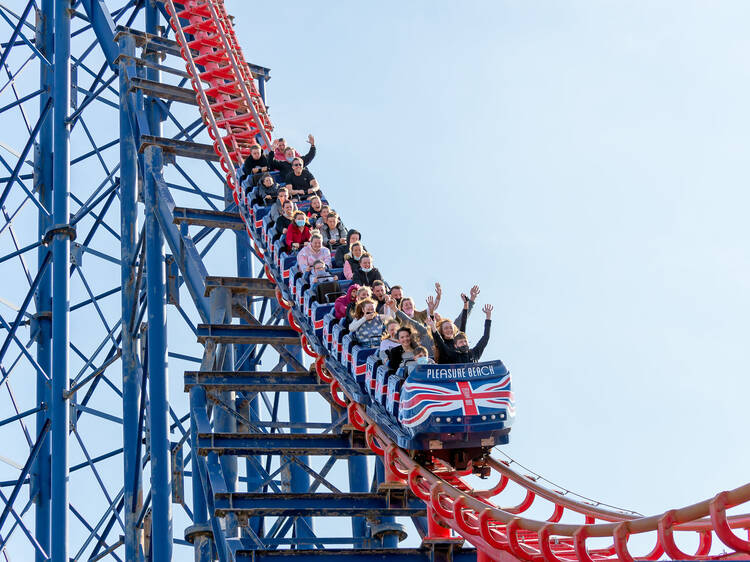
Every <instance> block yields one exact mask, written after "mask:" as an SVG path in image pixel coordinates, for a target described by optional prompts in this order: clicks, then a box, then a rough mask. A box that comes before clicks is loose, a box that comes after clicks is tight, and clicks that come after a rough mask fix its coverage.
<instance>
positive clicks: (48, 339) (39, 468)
mask: <svg viewBox="0 0 750 562" xmlns="http://www.w3.org/2000/svg"><path fill="white" fill-rule="evenodd" d="M37 17H38V25H37V32H36V46H37V48H38V49H39V52H40V53H42V55H44V57H45V58H46V59H47V60H48V61H52V60H53V57H54V49H53V44H54V34H53V31H54V30H53V27H52V26H53V23H54V5H53V4H52V0H42V6H41V10H38V11H37ZM39 69H40V76H39V82H40V87H41V88H42V89H43V90H44V91H43V92H42V94H41V95H40V96H39V107H40V111H41V110H42V109H43V108H44V107H46V105H47V102H48V101H49V99H50V98H51V97H52V82H53V75H52V69H51V68H50V67H49V66H48V65H46V64H44V63H40V64H39ZM52 119H53V118H52V117H51V116H48V117H47V119H45V121H44V124H43V125H42V128H41V130H40V131H39V150H38V152H37V156H36V158H37V161H36V165H35V166H36V171H37V181H38V184H37V189H38V191H39V201H40V202H41V204H42V206H43V207H44V208H45V209H46V210H47V212H48V213H49V214H50V215H52V213H53V208H52V167H53V165H54V164H53V161H52V143H53V138H52ZM51 224H52V223H51V221H50V220H49V218H48V217H47V216H46V215H45V214H44V213H42V212H41V211H40V212H39V239H40V240H41V239H42V238H43V237H44V234H45V233H46V232H47V229H48V228H49V227H50V226H51ZM48 251H49V249H48V248H46V247H44V246H40V247H39V251H38V253H37V261H38V264H39V267H41V266H42V263H43V262H44V260H45V259H46V256H47V252H48ZM36 312H37V315H36V322H37V326H38V330H39V331H38V333H37V336H36V342H37V344H36V359H37V363H39V366H40V367H41V368H42V369H43V370H44V373H37V377H36V400H37V403H38V404H41V403H45V404H49V403H50V386H49V381H48V380H47V378H46V376H48V375H50V374H51V373H52V369H51V366H52V318H51V316H52V276H51V272H50V270H49V269H48V270H47V272H46V273H45V274H44V276H43V277H42V279H41V280H40V281H39V287H38V289H37V295H36ZM48 416H49V413H48V412H46V411H41V412H39V413H38V414H37V415H36V428H37V433H38V432H39V430H41V428H42V426H44V423H45V422H46V421H47V418H48ZM50 441H51V439H50V438H49V437H48V438H47V439H46V440H45V441H44V443H43V444H42V445H41V448H40V450H39V456H38V457H37V461H36V463H35V468H34V472H33V474H32V477H31V478H32V480H31V485H32V489H33V492H32V495H33V497H34V503H35V506H36V507H35V511H34V536H35V538H36V540H37V542H38V543H39V546H41V547H42V548H43V549H44V551H45V552H47V553H49V547H50V530H51V521H50V450H51V448H50ZM44 560H45V558H44V556H43V555H42V554H41V553H40V552H38V551H37V552H36V562H44Z"/></svg>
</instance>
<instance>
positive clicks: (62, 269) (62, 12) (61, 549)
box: [50, 0, 70, 562]
mask: <svg viewBox="0 0 750 562" xmlns="http://www.w3.org/2000/svg"><path fill="white" fill-rule="evenodd" d="M69 9H70V2H68V1H67V0H56V1H55V67H54V70H53V72H54V88H53V90H52V98H53V102H54V112H53V127H54V133H53V134H54V141H53V144H54V149H53V150H54V156H53V166H52V168H53V178H52V187H53V194H52V197H53V208H54V212H53V222H54V226H56V227H60V228H61V229H60V230H58V231H57V233H56V234H55V235H54V237H53V238H52V260H53V269H52V292H53V299H52V392H51V396H50V413H51V418H52V430H51V433H50V439H51V441H52V465H51V487H52V512H51V513H52V516H51V520H52V522H53V525H52V533H51V539H52V541H51V545H50V552H51V555H52V560H53V562H68V424H69V414H68V404H67V400H66V399H65V392H66V391H67V389H68V359H69V358H68V347H69V343H70V342H69V337H70V333H69V318H68V313H69V312H70V302H69V299H70V294H69V293H70V286H69V278H68V265H69V259H70V258H69V256H70V233H69V232H67V231H66V230H65V225H67V224H68V221H69V220H70V219H69V210H70V204H69V200H68V194H69V190H70V127H69V125H68V120H67V119H68V107H69V106H70V11H69Z"/></svg>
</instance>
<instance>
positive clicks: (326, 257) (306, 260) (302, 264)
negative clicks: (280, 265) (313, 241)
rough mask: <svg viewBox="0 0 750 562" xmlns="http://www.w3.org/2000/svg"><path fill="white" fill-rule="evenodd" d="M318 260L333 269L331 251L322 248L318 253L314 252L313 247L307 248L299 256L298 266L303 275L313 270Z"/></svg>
mask: <svg viewBox="0 0 750 562" xmlns="http://www.w3.org/2000/svg"><path fill="white" fill-rule="evenodd" d="M317 260H323V261H324V262H325V264H326V267H331V250H329V249H328V248H326V247H325V246H322V247H321V248H320V250H319V251H318V253H317V254H316V253H315V252H313V249H312V246H305V247H304V248H302V249H301V250H300V251H299V253H298V254H297V265H298V266H299V270H300V271H302V272H303V273H304V272H305V271H309V270H310V269H311V268H312V265H313V263H315V262H316V261H317Z"/></svg>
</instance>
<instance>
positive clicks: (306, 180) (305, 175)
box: [284, 158, 320, 201]
mask: <svg viewBox="0 0 750 562" xmlns="http://www.w3.org/2000/svg"><path fill="white" fill-rule="evenodd" d="M284 182H285V183H286V184H287V189H289V194H290V195H291V196H292V197H293V198H294V197H299V198H300V200H302V201H305V200H307V199H308V198H309V197H312V196H313V195H315V194H316V193H317V192H318V191H320V187H318V180H316V179H315V176H313V175H312V173H311V172H310V170H308V169H307V168H305V164H304V161H303V160H302V158H295V159H294V160H293V161H292V171H291V172H290V173H288V174H287V175H286V177H285V178H284Z"/></svg>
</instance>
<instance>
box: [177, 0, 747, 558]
mask: <svg viewBox="0 0 750 562" xmlns="http://www.w3.org/2000/svg"><path fill="white" fill-rule="evenodd" d="M163 1H164V3H165V5H166V6H167V10H168V12H169V14H170V16H171V18H170V24H171V26H172V28H173V29H174V31H175V35H176V37H177V40H178V42H179V44H180V47H181V54H182V57H183V58H184V59H185V63H186V65H185V66H186V69H187V72H188V74H189V75H190V82H191V84H192V86H193V89H194V90H195V92H196V98H197V100H198V105H199V108H200V112H201V116H202V117H203V120H204V123H205V124H206V126H207V127H208V132H209V135H210V136H211V138H212V140H213V141H214V150H215V151H216V153H217V155H218V156H219V159H220V163H221V168H222V170H223V171H224V173H225V174H226V181H227V185H229V186H230V188H231V190H232V193H233V195H234V200H235V202H236V203H237V204H238V206H239V208H240V211H241V215H242V217H243V220H244V221H245V225H246V227H247V232H248V234H249V235H250V237H251V239H252V240H253V242H254V244H255V248H256V251H257V253H258V257H260V258H262V259H265V258H264V256H263V253H262V252H261V251H259V250H258V248H259V243H258V241H257V240H255V239H254V237H253V229H252V222H251V221H252V219H251V218H250V214H249V211H248V209H247V208H246V207H245V201H244V196H243V194H242V192H241V188H240V186H239V185H238V182H237V179H236V175H235V171H234V169H235V167H236V166H237V165H239V164H241V163H242V161H243V159H244V157H245V156H246V155H247V153H248V148H247V147H248V146H249V144H251V143H252V142H254V141H255V139H256V138H257V137H260V138H261V139H262V144H263V145H264V146H266V147H270V145H271V136H270V133H271V131H272V125H271V121H270V118H269V117H268V113H267V111H266V108H265V105H264V104H263V101H262V99H261V97H260V95H259V94H258V89H257V88H256V86H255V83H254V80H253V78H252V74H251V72H250V69H249V66H248V65H247V63H246V62H245V59H244V56H243V55H242V51H241V49H240V47H239V43H238V41H237V37H236V35H235V33H234V29H233V26H232V24H231V21H230V18H229V16H228V14H227V12H226V10H225V8H224V3H223V0H200V1H199V0H186V1H182V2H175V1H174V0H163ZM177 6H181V7H182V9H181V10H180V9H178V8H177ZM188 36H191V37H192V39H188ZM194 53H195V54H194ZM211 99H213V100H214V101H211ZM266 263H267V267H266V271H267V272H268V271H269V269H268V262H266ZM269 278H270V279H272V280H273V278H272V276H271V275H269ZM276 295H277V299H278V300H279V303H280V304H281V305H282V306H283V307H284V308H286V309H290V314H289V316H290V324H291V325H292V326H293V327H294V328H295V329H296V330H297V331H300V332H301V331H302V330H301V328H299V326H297V325H296V324H295V323H294V320H293V315H292V314H291V308H292V307H293V306H294V304H293V303H290V302H287V301H285V300H284V298H283V295H282V293H281V291H280V290H278V289H277V291H276ZM309 337H310V335H307V334H303V335H302V346H303V349H304V350H305V352H306V353H308V354H309V355H311V356H312V357H313V358H314V359H315V360H316V365H317V370H318V375H319V377H320V379H321V381H323V382H325V383H328V384H329V385H330V391H331V395H332V399H333V400H334V402H336V403H337V404H339V405H340V406H342V407H346V408H347V409H348V412H349V419H350V422H351V423H352V424H353V425H354V426H355V427H357V428H359V429H361V430H362V431H364V432H365V435H366V438H367V443H368V445H369V446H370V448H371V449H372V450H373V451H375V452H376V453H377V454H378V455H381V456H382V457H383V461H384V464H385V466H386V481H387V482H389V483H391V484H394V485H402V486H408V488H409V489H410V490H411V492H412V493H413V494H414V495H416V496H417V497H419V498H421V499H422V500H423V501H424V502H425V504H426V505H427V508H428V520H429V523H430V526H429V534H430V538H433V539H436V540H441V539H447V538H449V537H450V534H451V530H452V531H454V532H455V533H456V534H458V535H460V536H461V537H464V538H465V539H466V540H467V541H468V542H469V543H471V544H473V545H475V546H476V547H477V549H478V550H479V551H480V553H481V557H482V558H484V559H487V558H491V559H508V557H509V556H508V555H510V556H512V557H515V558H517V559H521V560H528V561H539V560H545V561H548V562H554V561H558V560H565V561H572V560H581V561H584V562H587V561H592V560H597V561H599V560H618V559H619V560H625V561H630V560H634V559H635V557H634V556H633V555H632V554H631V553H630V551H629V547H628V539H629V538H630V537H631V536H632V535H635V534H642V533H648V532H656V534H657V542H656V545H655V547H654V548H653V550H652V551H651V552H650V553H648V554H646V555H645V556H640V557H638V558H639V559H646V560H656V559H658V558H660V557H662V556H664V555H666V556H668V557H670V558H674V559H681V560H695V559H712V558H727V557H732V556H735V555H736V553H750V541H748V540H745V539H743V538H741V537H739V536H738V535H737V534H736V533H735V532H734V530H733V529H745V530H746V531H747V530H748V529H750V515H741V516H732V517H728V516H727V510H728V509H730V508H732V507H735V506H740V505H742V504H746V503H747V502H750V484H746V485H744V486H740V487H739V488H735V489H734V490H729V491H724V492H720V493H719V494H717V495H716V496H714V497H713V498H710V499H707V500H704V501H702V502H699V503H696V504H693V505H689V506H685V507H682V508H680V509H672V510H669V511H667V512H665V513H662V514H660V515H654V516H650V517H644V516H639V515H636V514H633V513H631V512H625V511H618V510H614V509H608V508H604V507H600V506H598V505H596V504H592V503H588V502H586V501H579V500H575V499H572V498H570V497H567V496H566V495H564V494H562V493H560V492H556V491H554V490H551V489H549V488H546V487H544V486H541V485H539V484H537V483H536V482H535V479H534V478H533V477H529V476H526V475H523V474H521V473H519V472H517V471H515V470H514V469H512V468H511V467H510V466H509V465H508V464H507V463H504V462H503V461H499V460H497V459H490V460H489V461H488V464H489V466H490V468H491V469H492V470H493V471H495V472H496V473H498V475H499V480H498V483H497V484H496V485H495V486H494V487H493V488H491V489H487V490H476V489H473V488H472V487H471V486H470V485H469V484H467V482H466V481H465V480H464V479H463V477H462V474H460V473H458V472H456V471H454V470H453V469H452V468H451V467H449V466H444V467H442V468H437V469H433V470H429V469H427V468H426V467H424V466H421V465H420V464H418V463H416V462H415V461H414V460H413V459H412V458H411V457H410V456H409V454H408V452H407V451H404V450H401V449H399V448H398V447H396V446H395V444H393V443H392V442H391V441H390V440H389V438H388V437H387V435H386V434H385V432H384V431H383V430H381V429H380V428H379V427H378V426H377V425H375V424H374V423H373V421H372V420H371V419H370V418H369V417H368V416H367V414H366V413H365V409H364V407H362V406H360V405H359V404H356V403H354V402H352V400H351V397H349V396H346V394H344V393H343V391H342V389H341V387H340V385H339V383H338V381H336V380H335V378H333V377H332V376H331V374H330V373H328V372H327V370H326V368H325V365H324V360H323V358H322V357H318V356H317V355H316V353H315V352H314V350H313V349H311V347H310V346H309V341H308V339H307V338H309ZM463 476H465V475H463ZM509 483H514V484H515V485H517V486H520V487H521V488H522V489H523V490H525V493H526V495H525V497H524V499H523V501H522V502H521V503H520V504H518V505H516V506H512V507H499V505H500V504H499V502H500V500H501V497H500V496H501V494H502V493H503V492H504V491H505V490H506V489H507V487H508V484H509ZM540 500H541V501H546V502H547V503H548V504H549V505H550V507H551V510H552V514H551V515H550V517H548V518H547V519H544V520H539V519H533V518H528V517H522V514H523V513H525V512H527V511H528V510H529V509H530V508H531V507H532V505H535V503H536V502H538V501H540ZM566 512H568V513H570V514H575V515H577V516H578V518H580V516H581V515H582V516H583V519H584V521H583V522H582V523H575V524H571V523H562V522H561V521H562V518H563V516H564V515H565V514H566ZM675 531H680V532H691V533H697V534H698V537H699V545H698V548H697V550H696V551H695V552H694V553H693V554H689V553H685V552H683V551H682V550H681V549H680V548H679V546H678V545H677V544H676V541H675ZM714 537H718V539H719V540H720V541H721V542H722V543H723V544H724V545H725V546H726V547H727V548H729V549H730V550H731V554H726V553H725V554H720V555H711V554H710V551H711V547H712V544H713V542H714V541H713V539H714ZM589 538H592V539H594V538H609V539H611V545H609V546H607V547H604V548H592V549H589V548H588V547H587V544H586V541H587V539H589Z"/></svg>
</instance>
